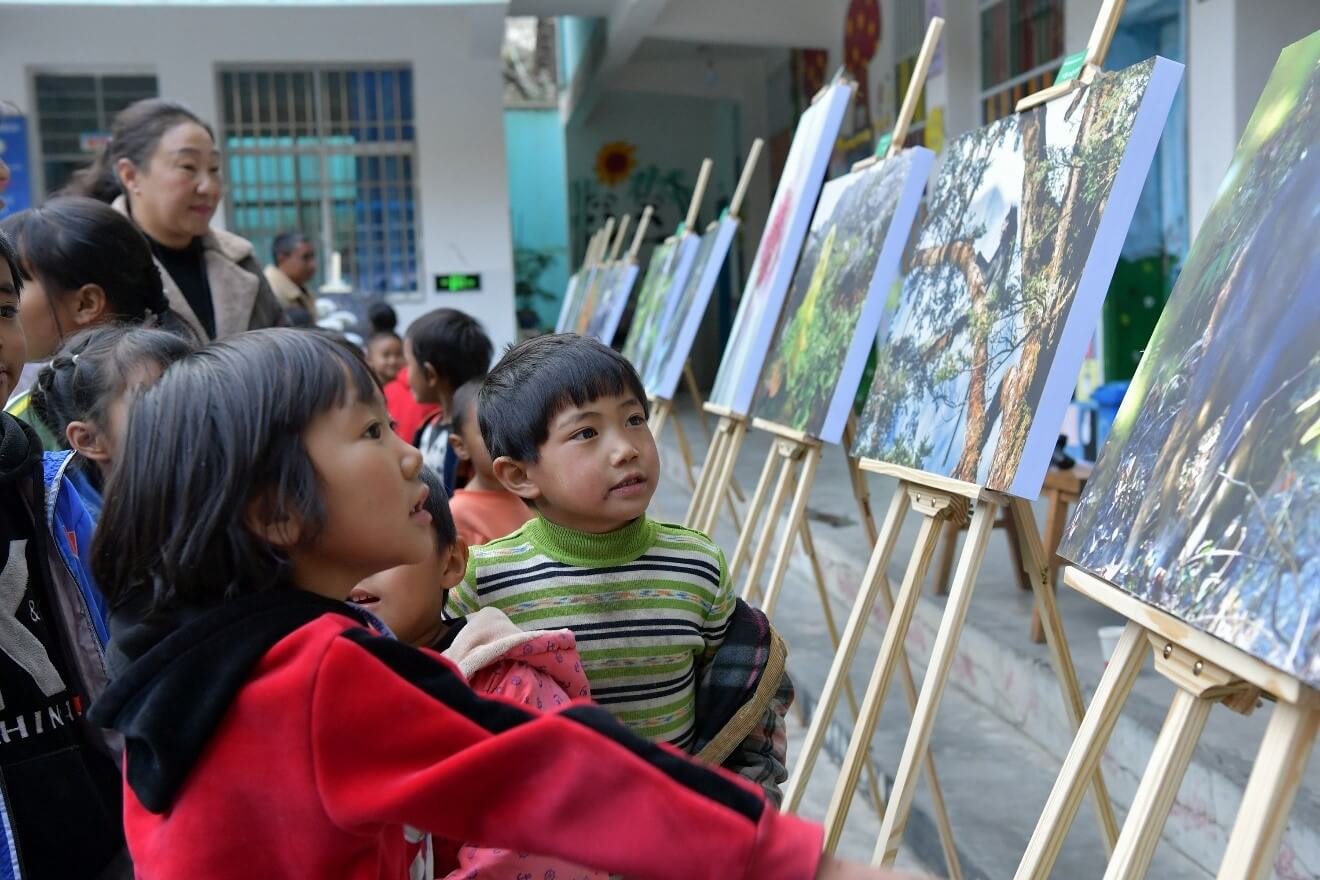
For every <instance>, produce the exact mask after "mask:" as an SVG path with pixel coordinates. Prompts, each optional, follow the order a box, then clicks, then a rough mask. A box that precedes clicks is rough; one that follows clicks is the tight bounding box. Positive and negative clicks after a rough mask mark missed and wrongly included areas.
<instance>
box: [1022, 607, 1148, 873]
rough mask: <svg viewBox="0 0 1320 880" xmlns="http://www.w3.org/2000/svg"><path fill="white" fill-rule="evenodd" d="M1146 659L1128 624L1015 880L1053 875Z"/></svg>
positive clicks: (1143, 644)
mask: <svg viewBox="0 0 1320 880" xmlns="http://www.w3.org/2000/svg"><path fill="white" fill-rule="evenodd" d="M1149 654H1150V643H1149V642H1148V641H1147V640H1146V631H1145V630H1143V629H1142V628H1141V626H1140V625H1139V624H1136V623H1129V624H1128V625H1127V627H1126V628H1125V629H1124V630H1123V635H1122V637H1121V638H1120V639H1119V641H1118V646H1117V647H1116V648H1115V649H1114V654H1113V656H1112V657H1110V658H1109V665H1108V666H1106V667H1105V672H1104V675H1102V676H1101V677H1100V684H1099V686H1098V687H1097V688H1096V689H1095V696H1094V697H1093V698H1092V700H1091V705H1090V708H1088V709H1087V710H1086V716H1085V717H1084V718H1082V723H1081V726H1080V727H1079V728H1078V730H1077V738H1076V739H1074V740H1073V744H1072V746H1071V748H1069V749H1068V756H1067V757H1066V758H1064V760H1063V766H1062V767H1061V768H1060V769H1059V775H1058V776H1057V777H1056V778H1055V780H1054V788H1053V789H1052V790H1051V791H1050V796H1049V799H1048V800H1047V801H1046V802H1045V810H1044V811H1043V812H1042V813H1041V816H1040V821H1038V822H1037V823H1036V830H1035V831H1034V832H1032V835H1031V841H1030V842H1029V843H1028V844H1027V851H1026V853H1025V854H1024V855H1023V856H1022V862H1021V864H1019V865H1018V869H1017V874H1016V875H1015V877H1016V880H1047V878H1048V877H1049V876H1050V873H1051V872H1052V871H1053V870H1054V863H1055V862H1056V861H1057V860H1058V858H1059V850H1061V849H1062V848H1063V841H1064V838H1066V837H1067V836H1068V829H1069V828H1071V827H1072V823H1073V819H1074V818H1076V816H1077V810H1078V808H1079V807H1081V805H1082V798H1083V797H1085V795H1086V788H1087V784H1088V782H1089V781H1090V780H1091V778H1092V777H1094V776H1095V774H1096V773H1097V771H1098V770H1099V768H1100V759H1101V758H1102V757H1104V753H1105V746H1106V745H1108V743H1109V736H1110V734H1112V733H1113V732H1114V725H1115V724H1116V723H1117V722H1118V716H1119V713H1120V712H1121V711H1122V710H1123V704H1124V703H1125V702H1127V698H1128V694H1129V693H1131V692H1132V685H1133V684H1135V683H1136V681H1137V673H1139V672H1140V671H1141V667H1142V665H1143V664H1144V663H1145V661H1146V657H1147V656H1149Z"/></svg>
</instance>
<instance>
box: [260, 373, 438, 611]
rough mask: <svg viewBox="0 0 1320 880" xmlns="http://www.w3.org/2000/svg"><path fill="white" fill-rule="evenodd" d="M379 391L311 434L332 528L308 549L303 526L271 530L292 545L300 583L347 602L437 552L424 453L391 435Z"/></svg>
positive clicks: (332, 415)
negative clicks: (382, 576) (388, 573)
mask: <svg viewBox="0 0 1320 880" xmlns="http://www.w3.org/2000/svg"><path fill="white" fill-rule="evenodd" d="M389 425H390V417H389V413H387V412H386V410H385V400H384V398H383V397H381V395H380V392H379V391H376V392H374V394H373V398H372V399H371V400H369V401H360V400H355V401H353V402H352V403H349V404H346V405H343V406H337V407H334V408H333V409H330V410H327V411H326V412H323V413H321V414H320V415H318V416H317V417H316V418H314V419H312V421H311V422H310V423H309V424H308V426H307V429H306V430H305V431H304V432H303V438H302V439H303V447H304V448H305V449H306V450H307V455H308V457H309V458H311V461H312V467H313V468H314V469H315V470H316V475H317V479H318V481H319V483H320V490H321V507H322V509H323V510H324V512H325V521H324V523H323V524H322V528H321V530H320V533H319V534H318V535H317V536H316V538H315V540H313V541H311V542H310V543H309V544H306V545H305V546H300V542H299V541H298V534H297V530H298V529H299V528H300V527H301V525H300V524H299V523H269V522H267V523H264V524H263V528H265V529H266V531H267V535H268V537H270V538H271V540H273V541H275V542H277V543H283V544H284V545H285V546H288V547H289V548H290V549H289V558H290V560H291V562H292V563H293V575H294V582H295V583H296V584H297V585H298V586H299V587H301V588H302V589H304V590H309V591H311V592H313V593H319V594H321V595H323V596H328V597H330V598H332V599H338V600H340V601H342V600H344V599H347V598H348V595H349V593H350V592H352V590H353V588H354V587H355V586H357V585H358V584H359V583H360V582H362V581H363V580H365V579H366V578H369V577H371V576H372V575H373V574H376V573H378V572H382V571H385V570H386V569H388V568H394V567H395V566H399V565H415V564H417V563H420V562H423V561H424V560H426V558H427V556H428V554H430V553H431V551H432V550H433V549H434V547H435V533H434V531H433V530H432V527H431V515H430V514H429V513H427V512H426V510H425V509H423V503H424V502H425V501H426V495H427V489H426V486H425V485H424V484H423V483H422V481H421V480H420V479H418V474H419V473H420V472H421V469H422V454H421V453H420V452H418V451H417V450H416V449H414V448H413V447H411V446H409V445H408V444H407V443H405V442H404V441H403V440H401V439H399V436H398V435H397V434H395V433H394V432H393V431H391V430H390V427H389Z"/></svg>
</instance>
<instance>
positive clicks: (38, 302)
mask: <svg viewBox="0 0 1320 880" xmlns="http://www.w3.org/2000/svg"><path fill="white" fill-rule="evenodd" d="M24 271H25V272H27V274H28V277H29V279H30V280H28V281H25V282H24V283H23V298H22V299H21V300H20V301H19V304H18V317H19V320H20V321H22V322H23V333H24V335H26V336H27V342H28V347H27V356H28V360H29V361H34V362H37V361H48V360H50V359H51V358H52V357H54V356H55V352H57V351H59V348H60V345H61V344H63V342H64V338H65V337H66V336H71V335H73V334H74V333H77V332H78V331H79V330H85V329H87V328H88V327H92V326H95V325H97V324H104V323H105V322H106V321H107V320H108V318H109V316H108V315H107V314H105V311H106V310H105V295H104V294H103V293H101V289H100V288H99V287H97V286H96V285H90V284H89V285H87V286H86V287H84V288H83V289H82V290H74V291H68V292H65V293H63V294H61V295H59V296H52V295H51V291H48V290H46V287H45V285H44V284H42V283H41V279H40V278H38V277H37V275H36V273H34V272H32V271H31V270H30V269H27V268H25V269H24Z"/></svg>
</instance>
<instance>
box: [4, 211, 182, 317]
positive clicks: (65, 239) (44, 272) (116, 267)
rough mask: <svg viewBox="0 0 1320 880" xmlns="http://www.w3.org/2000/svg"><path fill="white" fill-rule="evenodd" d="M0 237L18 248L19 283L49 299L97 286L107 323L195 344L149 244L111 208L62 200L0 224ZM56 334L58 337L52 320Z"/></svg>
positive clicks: (21, 213) (7, 219)
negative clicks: (35, 286)
mask: <svg viewBox="0 0 1320 880" xmlns="http://www.w3.org/2000/svg"><path fill="white" fill-rule="evenodd" d="M0 229H3V230H4V231H5V232H8V233H9V235H10V237H12V238H13V240H14V244H15V245H17V247H18V253H19V255H20V263H19V264H20V266H21V267H22V269H21V271H23V273H24V278H25V279H27V278H35V279H36V280H38V281H40V282H41V286H42V287H43V288H45V290H46V296H47V297H52V298H53V297H56V296H63V295H66V294H68V293H71V292H72V291H76V290H77V289H78V288H80V287H82V286H83V285H84V284H95V285H96V286H97V287H99V288H101V290H102V291H104V292H105V300H106V306H107V309H108V311H109V313H110V317H111V319H112V320H114V321H118V322H122V323H126V324H144V323H145V324H151V325H155V326H159V327H161V328H162V329H164V330H169V331H171V332H173V333H175V334H179V335H187V336H188V337H190V338H192V341H194V342H198V341H200V340H197V339H196V338H195V337H196V334H195V333H194V332H193V330H192V328H191V327H189V325H188V324H187V323H186V322H185V321H184V320H183V319H182V318H180V317H179V316H178V314H177V313H175V312H174V311H173V310H172V309H170V302H169V300H168V299H167V298H166V296H165V287H164V285H163V283H162V282H161V277H160V270H159V269H158V268H156V263H155V260H154V259H153V257H152V254H151V245H150V244H148V243H147V237H146V236H145V235H143V234H142V230H140V229H138V227H137V225H136V224H134V223H133V221H132V220H130V219H128V218H127V217H125V216H124V215H123V214H120V213H119V212H118V211H116V210H115V209H114V208H111V207H110V206H109V205H106V204H102V203H101V202H98V201H95V200H94V199H88V198H82V197H79V196H63V197H60V198H54V199H51V200H50V201H48V202H46V203H45V204H44V205H42V206H41V207H39V208H30V209H28V210H26V211H21V212H19V213H17V214H15V215H14V216H12V217H7V218H5V220H4V221H3V222H0ZM52 311H53V308H52ZM55 326H56V328H57V329H59V330H60V332H61V333H63V328H61V327H60V326H59V316H58V315H55Z"/></svg>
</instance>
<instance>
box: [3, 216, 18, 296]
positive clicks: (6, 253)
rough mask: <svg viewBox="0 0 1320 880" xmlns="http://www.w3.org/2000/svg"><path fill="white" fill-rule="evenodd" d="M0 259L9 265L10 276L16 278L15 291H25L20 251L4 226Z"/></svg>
mask: <svg viewBox="0 0 1320 880" xmlns="http://www.w3.org/2000/svg"><path fill="white" fill-rule="evenodd" d="M0 259H3V260H4V261H5V265H7V266H8V267H9V276H10V277H11V278H13V279H14V293H17V294H20V295H21V294H22V293H23V270H22V269H21V268H20V267H19V265H18V251H17V250H15V249H14V243H13V242H12V241H10V240H9V236H8V235H6V234H5V230H4V228H3V227H0Z"/></svg>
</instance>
